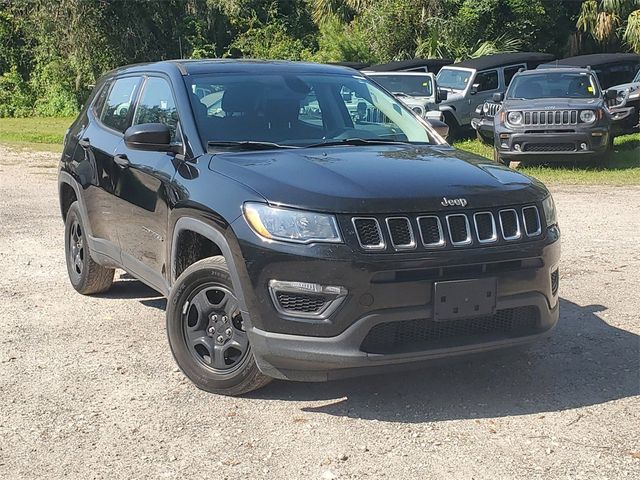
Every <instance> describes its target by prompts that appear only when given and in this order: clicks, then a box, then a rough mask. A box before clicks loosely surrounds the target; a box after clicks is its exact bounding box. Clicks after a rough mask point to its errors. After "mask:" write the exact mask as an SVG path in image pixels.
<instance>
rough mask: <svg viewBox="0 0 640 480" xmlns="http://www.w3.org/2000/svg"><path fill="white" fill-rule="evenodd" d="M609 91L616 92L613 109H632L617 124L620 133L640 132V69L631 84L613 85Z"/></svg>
mask: <svg viewBox="0 0 640 480" xmlns="http://www.w3.org/2000/svg"><path fill="white" fill-rule="evenodd" d="M611 89H612V90H616V91H617V92H618V97H617V98H616V103H615V106H614V108H616V107H617V108H618V109H620V108H632V109H633V110H632V111H631V112H630V114H629V116H628V117H627V118H626V119H625V120H624V121H622V122H618V123H619V124H620V125H619V131H620V133H622V134H624V133H633V132H636V131H638V130H640V68H639V69H638V72H637V73H636V76H635V77H634V78H633V80H632V81H631V82H629V83H623V84H621V85H614V86H613V87H611Z"/></svg>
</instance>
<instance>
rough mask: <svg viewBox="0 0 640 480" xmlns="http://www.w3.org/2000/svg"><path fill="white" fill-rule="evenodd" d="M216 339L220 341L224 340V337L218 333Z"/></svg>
mask: <svg viewBox="0 0 640 480" xmlns="http://www.w3.org/2000/svg"><path fill="white" fill-rule="evenodd" d="M216 340H218V343H222V342H224V338H223V336H222V335H218V338H217V339H216Z"/></svg>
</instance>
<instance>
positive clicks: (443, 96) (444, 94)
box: [438, 88, 449, 102]
mask: <svg viewBox="0 0 640 480" xmlns="http://www.w3.org/2000/svg"><path fill="white" fill-rule="evenodd" d="M447 98H449V91H448V90H444V89H442V88H439V89H438V100H439V101H440V102H445V101H446V100H447Z"/></svg>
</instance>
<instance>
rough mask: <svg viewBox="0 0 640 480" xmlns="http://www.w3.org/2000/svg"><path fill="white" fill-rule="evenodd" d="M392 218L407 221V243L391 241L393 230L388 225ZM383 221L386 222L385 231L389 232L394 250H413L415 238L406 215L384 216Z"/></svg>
mask: <svg viewBox="0 0 640 480" xmlns="http://www.w3.org/2000/svg"><path fill="white" fill-rule="evenodd" d="M392 220H403V221H405V222H407V227H408V228H409V237H410V238H411V240H410V242H409V243H400V244H396V243H395V242H394V241H393V232H392V231H391V225H389V222H390V221H392ZM384 221H385V223H386V224H387V231H388V232H389V239H390V240H391V246H392V247H393V248H394V249H395V250H413V249H414V248H416V238H415V236H414V235H413V227H411V220H409V219H408V218H407V217H387V218H385V220H384Z"/></svg>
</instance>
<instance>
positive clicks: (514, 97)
mask: <svg viewBox="0 0 640 480" xmlns="http://www.w3.org/2000/svg"><path fill="white" fill-rule="evenodd" d="M616 95H617V92H615V91H603V90H602V89H601V88H600V84H599V83H598V79H597V77H596V75H595V74H594V73H593V72H592V71H591V70H590V69H584V68H564V67H558V68H555V67H550V68H545V69H540V67H538V69H536V70H528V71H521V72H519V73H517V74H516V75H515V76H514V77H513V80H512V81H511V84H510V85H509V88H508V89H507V92H506V94H504V95H503V94H501V93H498V94H496V95H495V96H494V98H493V100H494V102H496V103H498V102H502V105H501V108H500V111H499V112H497V114H495V115H494V117H493V130H494V157H495V160H496V161H497V162H503V163H506V164H509V162H510V161H511V160H517V161H522V160H528V159H532V158H535V159H540V158H542V157H544V159H545V160H554V159H556V160H567V159H568V158H574V159H577V158H581V159H594V158H600V157H602V156H604V155H605V154H607V153H608V152H609V151H610V150H611V148H612V146H613V135H612V133H611V131H612V130H611V127H612V121H613V119H612V116H611V112H610V110H609V108H608V107H607V100H610V99H615V98H616ZM481 128H482V125H478V131H479V132H480V131H481Z"/></svg>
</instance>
